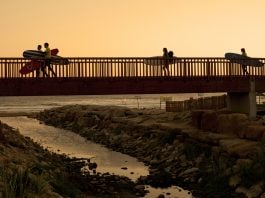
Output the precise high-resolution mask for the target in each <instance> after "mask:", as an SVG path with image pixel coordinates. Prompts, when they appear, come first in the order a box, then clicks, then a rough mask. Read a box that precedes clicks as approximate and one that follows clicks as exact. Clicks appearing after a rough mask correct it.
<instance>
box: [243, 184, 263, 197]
mask: <svg viewBox="0 0 265 198" xmlns="http://www.w3.org/2000/svg"><path fill="white" fill-rule="evenodd" d="M263 188H264V184H263V183H262V182H260V183H258V184H256V185H253V186H251V187H250V189H249V190H248V191H247V194H246V195H247V197H248V198H255V197H259V196H260V195H261V193H263Z"/></svg>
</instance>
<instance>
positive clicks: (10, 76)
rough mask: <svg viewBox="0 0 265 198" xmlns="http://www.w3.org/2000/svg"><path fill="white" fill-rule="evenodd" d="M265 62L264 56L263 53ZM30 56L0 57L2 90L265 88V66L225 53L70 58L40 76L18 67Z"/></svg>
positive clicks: (44, 92) (49, 92)
mask: <svg viewBox="0 0 265 198" xmlns="http://www.w3.org/2000/svg"><path fill="white" fill-rule="evenodd" d="M259 60H260V61H262V62H263V63H265V60H264V59H259ZM29 61H30V60H28V59H24V58H0V95H76V94H149V93H188V92H190V93H191V92H193V93H194V92H195V93H199V92H247V91H248V90H249V80H255V81H256V90H257V91H258V92H265V86H264V85H265V68H264V67H248V72H249V75H244V74H243V71H242V68H241V65H240V64H236V63H231V62H229V61H228V60H226V59H224V58H177V59H175V60H174V62H173V63H172V64H170V65H169V74H166V73H165V71H164V70H163V67H164V62H163V61H164V60H163V59H156V60H152V63H153V64H156V65H157V66H154V65H151V64H150V60H149V59H148V58H140V57H139V58H69V61H70V64H69V65H51V66H52V69H53V71H55V73H56V74H57V77H52V75H51V72H49V74H50V77H48V78H42V77H41V78H36V77H35V75H36V72H32V73H30V74H27V75H22V74H20V73H19V70H20V69H21V68H22V67H23V66H24V65H25V63H27V62H29Z"/></svg>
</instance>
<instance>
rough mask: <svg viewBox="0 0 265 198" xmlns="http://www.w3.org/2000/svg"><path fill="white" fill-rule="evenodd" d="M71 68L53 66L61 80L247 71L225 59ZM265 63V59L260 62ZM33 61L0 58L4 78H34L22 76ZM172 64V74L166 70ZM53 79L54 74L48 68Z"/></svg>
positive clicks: (101, 61)
mask: <svg viewBox="0 0 265 198" xmlns="http://www.w3.org/2000/svg"><path fill="white" fill-rule="evenodd" d="M68 60H69V64H68V65H58V64H51V68H52V70H53V71H54V72H55V73H56V77H59V78H117V77H123V78H125V77H138V78H146V77H165V76H169V77H174V78H184V77H188V78H193V77H194V78H196V77H203V78H213V77H240V76H244V75H243V70H242V68H241V65H240V64H236V63H231V62H230V61H228V60H227V59H225V58H185V57H183V58H176V59H174V60H164V59H162V58H145V57H137V58H128V57H126V58H114V57H113V58H101V57H100V58H80V57H79V58H68ZM259 60H260V61H261V62H263V63H265V59H259ZM30 61H31V60H29V59H24V58H0V78H34V77H36V72H31V73H29V74H26V75H22V74H20V72H19V71H20V69H21V68H22V67H23V66H24V65H25V64H26V63H28V62H30ZM167 62H168V63H169V64H168V70H169V73H167V71H165V69H164V67H165V66H166V65H167ZM247 69H248V72H249V76H252V77H256V78H264V77H265V68H264V67H248V68H247ZM46 71H47V72H48V73H49V75H50V77H53V76H52V73H51V71H49V70H48V68H46Z"/></svg>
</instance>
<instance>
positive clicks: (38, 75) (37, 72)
mask: <svg viewBox="0 0 265 198" xmlns="http://www.w3.org/2000/svg"><path fill="white" fill-rule="evenodd" d="M37 50H38V51H39V52H42V50H41V45H38V46H37ZM36 77H37V78H38V77H40V68H37V69H36Z"/></svg>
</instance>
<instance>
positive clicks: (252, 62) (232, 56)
mask: <svg viewBox="0 0 265 198" xmlns="http://www.w3.org/2000/svg"><path fill="white" fill-rule="evenodd" d="M225 58H226V59H228V60H229V61H230V62H231V63H237V64H241V65H246V66H252V67H262V66H264V63H262V62H261V61H260V60H258V59H257V58H251V57H247V56H243V55H241V54H236V53H230V52H229V53H226V54H225Z"/></svg>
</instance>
